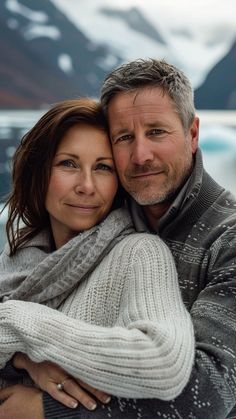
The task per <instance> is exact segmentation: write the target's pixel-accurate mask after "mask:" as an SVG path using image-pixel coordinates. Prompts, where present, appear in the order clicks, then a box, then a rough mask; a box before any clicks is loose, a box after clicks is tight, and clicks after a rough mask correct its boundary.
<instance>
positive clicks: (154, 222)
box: [143, 202, 171, 231]
mask: <svg viewBox="0 0 236 419" xmlns="http://www.w3.org/2000/svg"><path fill="white" fill-rule="evenodd" d="M170 205H171V203H170V202H165V203H162V204H156V205H148V206H145V207H143V212H144V214H145V217H146V218H147V220H148V224H149V226H150V227H151V229H152V230H154V231H155V230H156V229H157V226H158V221H159V219H160V218H161V217H162V216H163V215H164V214H165V212H166V211H167V210H168V208H169V207H170Z"/></svg>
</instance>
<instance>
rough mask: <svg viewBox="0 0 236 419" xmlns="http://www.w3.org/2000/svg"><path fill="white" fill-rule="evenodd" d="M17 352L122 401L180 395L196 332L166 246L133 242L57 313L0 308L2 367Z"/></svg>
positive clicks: (116, 251) (21, 305)
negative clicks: (53, 367)
mask: <svg viewBox="0 0 236 419" xmlns="http://www.w3.org/2000/svg"><path fill="white" fill-rule="evenodd" d="M22 263H23V262H22ZM16 351H21V352H24V353H26V354H27V355H28V356H29V357H30V358H31V359H32V360H34V361H37V362H40V361H43V360H50V361H52V362H54V363H56V364H58V365H60V366H61V367H62V368H64V369H65V370H66V371H67V372H68V373H69V374H71V375H73V376H75V377H78V378H80V379H82V380H83V381H85V382H87V383H89V384H91V385H92V386H94V387H96V388H99V389H101V390H104V391H106V392H108V393H110V394H113V395H116V396H124V397H133V398H160V399H162V400H171V399H173V398H175V397H177V396H178V395H179V394H180V393H181V392H182V390H183V388H184V387H185V385H186V384H187V382H188V380H189V377H190V374H191V370H192V366H193V361H194V333H193V327H192V322H191V318H190V315H189V313H188V312H187V311H186V309H185V307H184V304H183V302H182V298H181V295H180V291H179V286H178V278H177V273H176V269H175V265H174V262H173V258H172V256H171V253H170V251H169V249H168V248H167V246H165V245H164V243H163V242H162V241H161V240H160V239H159V238H158V237H157V236H153V235H150V234H144V233H142V234H132V235H129V236H127V237H126V238H125V239H123V240H122V241H121V242H120V243H118V244H117V245H116V246H115V247H114V248H113V249H112V250H111V251H110V253H109V254H108V255H107V256H105V257H104V259H103V260H102V262H101V263H100V264H99V265H98V266H97V267H96V269H95V270H94V271H93V272H92V273H91V274H90V275H89V276H87V278H86V279H85V280H84V281H83V282H82V283H81V284H79V286H78V287H77V288H76V289H75V290H74V291H73V292H72V293H71V294H70V296H69V297H68V298H67V299H66V301H65V302H64V303H63V304H61V306H60V307H59V311H57V310H54V309H52V308H49V307H46V306H44V305H41V304H36V303H31V302H23V301H15V300H12V301H11V300H10V301H7V302H5V303H2V304H0V367H3V366H4V364H5V362H6V360H7V359H10V358H11V356H12V355H13V353H15V352H16Z"/></svg>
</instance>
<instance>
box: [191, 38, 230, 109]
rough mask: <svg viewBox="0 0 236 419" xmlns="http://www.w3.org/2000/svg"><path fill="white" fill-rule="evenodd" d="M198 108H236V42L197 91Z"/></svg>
mask: <svg viewBox="0 0 236 419" xmlns="http://www.w3.org/2000/svg"><path fill="white" fill-rule="evenodd" d="M195 105H196V107H197V108H198V109H202V108H204V109H231V110H232V109H236V42H234V44H233V46H232V48H231V49H230V51H229V52H228V54H227V55H226V56H225V57H224V58H223V59H222V60H221V61H219V62H218V63H217V64H216V65H215V67H214V68H213V69H212V70H211V71H210V72H209V74H208V76H207V78H206V80H205V82H204V83H203V84H202V85H201V86H200V87H199V89H197V90H196V91H195Z"/></svg>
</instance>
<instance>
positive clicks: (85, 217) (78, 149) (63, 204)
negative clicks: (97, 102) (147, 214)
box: [45, 123, 118, 248]
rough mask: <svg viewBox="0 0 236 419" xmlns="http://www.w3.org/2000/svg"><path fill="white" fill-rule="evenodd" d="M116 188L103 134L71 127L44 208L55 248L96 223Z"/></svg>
mask: <svg viewBox="0 0 236 419" xmlns="http://www.w3.org/2000/svg"><path fill="white" fill-rule="evenodd" d="M117 188H118V180H117V175H116V171H115V166H114V161H113V156H112V152H111V147H110V143H109V139H108V136H107V134H106V133H105V131H102V130H100V129H98V128H96V127H93V126H91V125H88V124H85V123H79V124H76V125H74V126H73V127H71V128H70V129H69V130H68V131H67V132H66V134H65V135H64V137H63V138H62V140H61V142H60V144H59V146H58V148H57V151H56V154H55V156H54V159H53V161H52V169H51V176H50V180H49V185H48V190H47V194H46V201H45V206H46V209H47V211H48V213H49V216H50V221H51V226H52V232H53V236H54V240H55V244H56V247H57V248H58V247H60V246H62V245H63V244H65V243H66V242H67V241H68V240H70V239H71V238H72V237H74V236H75V235H77V234H78V232H80V231H83V230H88V229H89V228H91V227H93V226H94V225H96V224H98V223H99V222H100V221H101V220H102V219H103V218H104V217H105V216H106V215H107V214H108V212H109V210H110V208H111V206H112V202H113V199H114V197H115V194H116V192H117Z"/></svg>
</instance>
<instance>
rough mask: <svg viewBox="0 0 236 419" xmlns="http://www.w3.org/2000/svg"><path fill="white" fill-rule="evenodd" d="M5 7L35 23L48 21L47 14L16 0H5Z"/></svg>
mask: <svg viewBox="0 0 236 419" xmlns="http://www.w3.org/2000/svg"><path fill="white" fill-rule="evenodd" d="M6 8H7V9H8V10H9V11H10V12H12V13H16V14H19V15H22V16H24V17H26V18H27V19H29V20H32V21H34V22H36V23H45V22H47V21H48V16H47V14H46V13H44V12H41V11H37V12H35V11H33V10H31V9H29V8H28V7H26V6H24V5H23V4H20V3H19V2H18V1H17V0H6Z"/></svg>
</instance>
